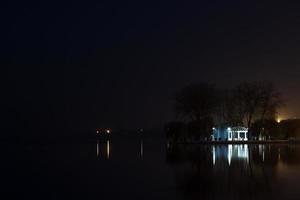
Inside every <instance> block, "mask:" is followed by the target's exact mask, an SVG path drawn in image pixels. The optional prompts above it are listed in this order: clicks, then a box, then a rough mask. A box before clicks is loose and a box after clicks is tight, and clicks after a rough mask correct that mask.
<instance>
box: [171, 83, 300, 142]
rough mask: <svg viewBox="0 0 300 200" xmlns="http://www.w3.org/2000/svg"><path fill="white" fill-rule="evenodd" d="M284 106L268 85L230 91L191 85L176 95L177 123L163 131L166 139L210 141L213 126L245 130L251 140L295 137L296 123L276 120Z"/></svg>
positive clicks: (235, 88) (209, 86)
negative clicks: (207, 139)
mask: <svg viewBox="0 0 300 200" xmlns="http://www.w3.org/2000/svg"><path fill="white" fill-rule="evenodd" d="M283 105H284V101H283V100H282V97H281V94H280V92H279V91H278V90H277V89H276V88H275V86H274V85H273V84H272V83H269V82H245V83H241V84H239V85H237V86H236V87H234V88H231V89H221V88H217V87H216V86H215V85H212V84H209V83H195V84H190V85H187V86H186V87H183V88H182V89H181V90H179V91H178V92H177V93H176V95H175V97H174V111H175V114H176V120H175V121H171V122H169V123H167V124H166V126H165V130H166V133H167V137H169V138H170V137H171V138H173V139H176V140H177V139H187V138H194V139H205V138H209V137H210V135H211V133H212V128H213V127H215V126H217V127H228V126H243V127H247V128H249V133H250V138H251V139H255V138H258V137H264V138H287V137H295V136H296V133H297V129H298V127H299V123H298V121H297V120H296V121H295V120H288V121H283V122H282V123H278V122H277V120H276V119H277V117H278V116H277V115H278V109H279V108H280V107H282V106H283ZM295 124H296V125H295Z"/></svg>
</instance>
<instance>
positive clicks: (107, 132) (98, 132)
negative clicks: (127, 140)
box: [96, 129, 111, 134]
mask: <svg viewBox="0 0 300 200" xmlns="http://www.w3.org/2000/svg"><path fill="white" fill-rule="evenodd" d="M96 133H97V134H100V133H102V131H100V130H96ZM104 133H106V134H110V133H111V130H110V129H105V130H104Z"/></svg>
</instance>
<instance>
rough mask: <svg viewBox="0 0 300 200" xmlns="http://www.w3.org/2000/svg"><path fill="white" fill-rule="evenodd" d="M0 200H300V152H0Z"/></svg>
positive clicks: (109, 144)
mask: <svg viewBox="0 0 300 200" xmlns="http://www.w3.org/2000/svg"><path fill="white" fill-rule="evenodd" d="M0 155H1V165H0V169H1V177H0V181H1V188H0V191H1V193H0V194H1V195H2V197H4V195H5V198H3V199H164V200H165V199H299V198H300V146H297V145H222V146H203V145H185V146H184V145H168V144H166V143H165V142H162V141H153V140H152V141H151V140H144V141H142V140H127V141H121V140H118V141H117V140H110V141H108V140H103V141H98V142H90V143H64V144H53V143H52V144H46V143H45V144H1V152H0Z"/></svg>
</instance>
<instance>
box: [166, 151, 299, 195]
mask: <svg viewBox="0 0 300 200" xmlns="http://www.w3.org/2000/svg"><path fill="white" fill-rule="evenodd" d="M166 161H167V163H168V164H169V165H171V166H173V167H174V169H175V172H176V177H177V179H176V185H177V189H178V191H179V193H180V194H181V195H182V196H183V198H184V199H196V198H197V199H198V198H200V197H201V198H204V199H219V198H223V199H224V198H225V199H264V198H268V199H269V198H274V199H277V197H278V188H280V187H284V186H285V185H281V184H280V183H278V182H279V181H280V180H279V177H280V175H281V174H283V173H286V171H287V170H288V169H290V168H291V165H294V166H296V167H298V166H300V148H299V147H298V148H297V147H295V146H290V145H281V146H280V145H216V146H213V145H212V146H201V145H194V146H193V145H170V146H169V147H168V148H167V156H166ZM299 174H300V173H299ZM288 178H289V177H288ZM295 184H296V183H295ZM278 185H280V186H278ZM281 189H282V188H281Z"/></svg>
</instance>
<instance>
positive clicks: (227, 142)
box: [170, 140, 300, 145]
mask: <svg viewBox="0 0 300 200" xmlns="http://www.w3.org/2000/svg"><path fill="white" fill-rule="evenodd" d="M299 143H300V141H298V140H297V141H290V140H266V141H257V140H249V141H194V142H170V144H203V145H207V144H210V145H224V144H299Z"/></svg>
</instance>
